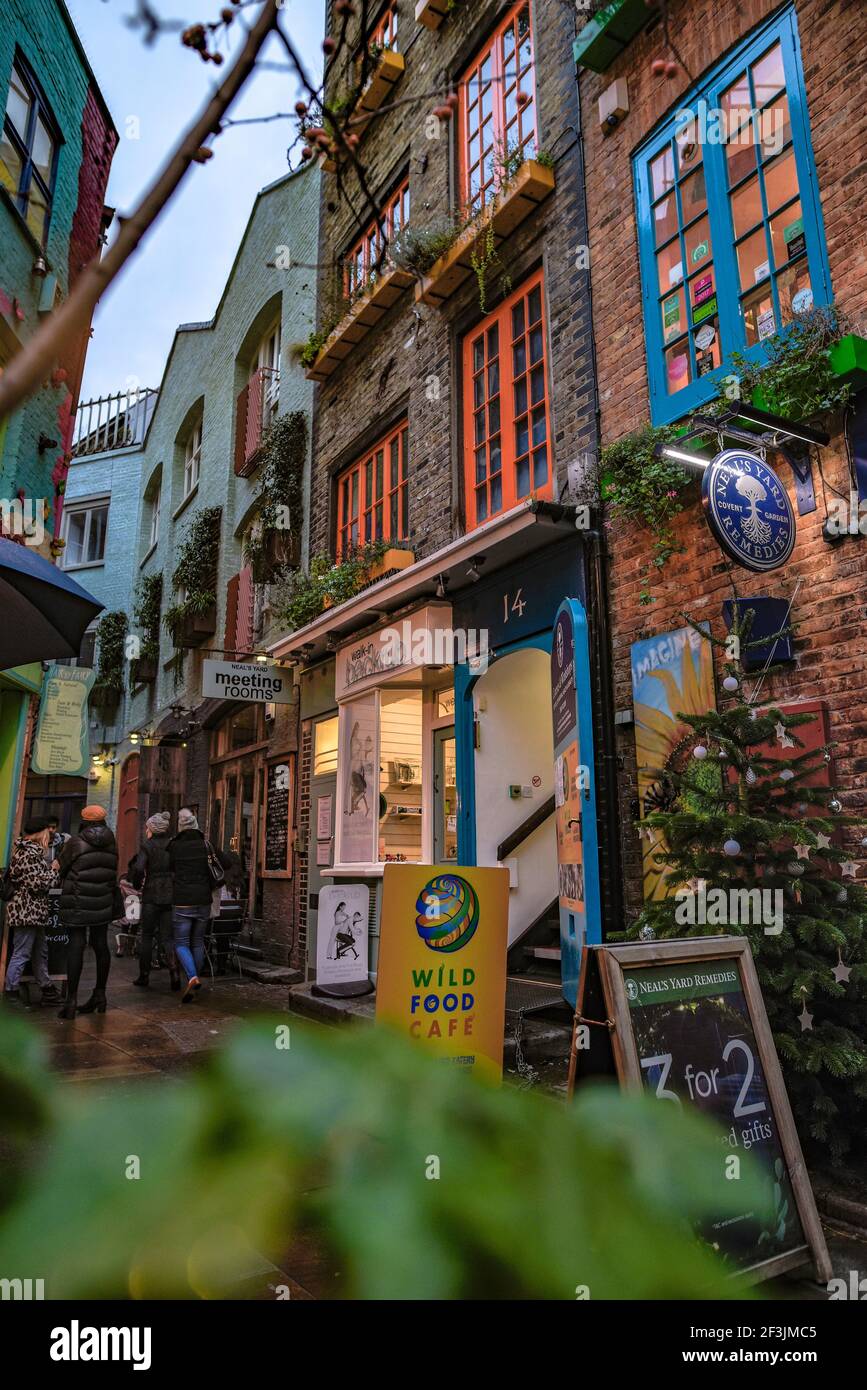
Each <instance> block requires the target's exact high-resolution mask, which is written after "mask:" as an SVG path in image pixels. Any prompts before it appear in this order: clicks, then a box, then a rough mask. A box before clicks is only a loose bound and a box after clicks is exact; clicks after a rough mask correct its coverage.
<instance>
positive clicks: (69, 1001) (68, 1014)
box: [57, 994, 78, 1018]
mask: <svg viewBox="0 0 867 1390" xmlns="http://www.w3.org/2000/svg"><path fill="white" fill-rule="evenodd" d="M77 1004H78V999H77V997H76V995H74V994H67V996H66V1002H65V1004H64V1005H63V1008H62V1009H58V1010H57V1017H58V1018H75V1014H76V1007H77Z"/></svg>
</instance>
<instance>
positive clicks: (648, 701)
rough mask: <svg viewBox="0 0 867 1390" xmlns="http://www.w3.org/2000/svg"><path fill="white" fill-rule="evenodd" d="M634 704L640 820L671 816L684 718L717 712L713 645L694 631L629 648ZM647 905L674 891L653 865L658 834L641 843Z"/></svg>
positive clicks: (686, 748)
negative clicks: (667, 813) (660, 813)
mask: <svg viewBox="0 0 867 1390" xmlns="http://www.w3.org/2000/svg"><path fill="white" fill-rule="evenodd" d="M630 655H631V660H632V701H633V706H634V710H635V755H636V761H637V763H638V798H639V815H640V816H641V819H642V820H644V817H645V816H647V815H650V814H651V813H652V812H654V811H668V810H670V809H671V808H672V806H673V804H674V800H675V790H674V782H673V781H672V779H671V777H670V776H669V773H671V772H682V771H683V770H684V764H685V760H686V758H688V757H689V752H690V749H691V746H692V730H691V729H690V727H689V725H688V724H685V723H684V722H683V719H682V718H681V717H680V716H681V715H684V714H706V713H707V712H708V710H712V709H715V708H716V692H715V690H714V683H713V649H712V646H711V643H710V642H709V641H708V640H706V639H705V638H703V637H702V636H701V635H700V634H699V633H698V632H696V631H695V629H694V628H690V627H682V628H678V630H677V631H676V632H668V633H664V634H662V635H661V636H659V637H651V638H649V639H648V640H647V641H645V642H635V643H634V644H633V646H632V648H631V652H630ZM641 847H642V854H643V860H644V897H645V900H646V901H647V900H651V901H658V900H659V899H661V898H665V897H667V896H668V894H669V893H670V892H672V891H673V889H674V887H675V885H674V883H673V882H672V881H671V880H670V879H669V877H668V875H667V874H666V871H665V869H664V868H663V869H660V868H659V867H658V866H657V865H656V864H654V863H653V855H654V854H656V853H657V851H658V850H659V849H660V848H662V847H664V841H663V840H662V838H661V836H660V835H659V834H658V833H657V832H655V831H648V832H647V833H646V834H645V835H644V836H643V837H642V841H641Z"/></svg>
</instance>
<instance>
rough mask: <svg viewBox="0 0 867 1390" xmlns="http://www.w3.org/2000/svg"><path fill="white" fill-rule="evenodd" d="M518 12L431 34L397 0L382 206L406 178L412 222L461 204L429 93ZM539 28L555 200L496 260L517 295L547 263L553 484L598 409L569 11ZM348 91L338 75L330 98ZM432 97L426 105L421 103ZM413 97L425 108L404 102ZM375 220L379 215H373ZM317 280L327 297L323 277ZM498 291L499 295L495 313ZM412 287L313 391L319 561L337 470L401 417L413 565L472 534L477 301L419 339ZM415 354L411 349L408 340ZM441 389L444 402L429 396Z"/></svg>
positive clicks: (449, 150)
mask: <svg viewBox="0 0 867 1390" xmlns="http://www.w3.org/2000/svg"><path fill="white" fill-rule="evenodd" d="M508 8H510V7H509V6H508V5H505V4H503V3H497V2H496V0H482V2H481V3H477V4H473V5H465V6H460V7H458V8H457V9H456V10H455V12H454V13H453V14H452V15H451V16H450V17H449V18H448V19H447V21H446V22H445V23H444V24H443V25H442V26H441V28H440V29H439V30H438V31H436V32H431V31H430V30H428V29H426V28H424V27H422V26H420V25H416V24H415V21H414V9H415V6H414V4H411V3H410V0H401V3H400V6H399V10H400V28H399V36H400V38H399V42H400V50H401V52H402V53H403V54H404V56H405V59H406V71H405V74H404V76H403V78H402V79H401V81H400V84H399V86H398V87H396V88H395V90H394V98H395V100H399V101H400V102H401V103H405V104H401V105H399V106H398V107H397V108H396V109H395V110H393V111H390V112H388V113H386V114H385V115H383V116H382V117H381V118H377V119H376V120H375V121H374V122H373V123H372V124H371V126H370V128H369V130H368V132H367V133H366V134H365V135H364V137H363V139H362V142H361V145H360V147H359V157H360V159H361V161H362V163H363V165H364V169H365V172H366V178H367V182H368V185H369V187H370V189H371V190H372V191H373V192H374V194H375V197H376V200H377V201H378V202H379V201H380V200H382V201H384V199H385V197H386V196H387V195H388V194H389V193H390V192H391V191H392V188H393V186H394V185H395V183H396V182H397V181H398V179H399V177H400V176H401V175H402V174H404V173H406V172H407V170H408V171H409V181H410V200H411V208H410V221H411V222H412V223H416V224H417V225H419V224H420V225H422V226H424V225H430V224H436V222H437V221H438V220H441V219H442V218H443V216H444V215H446V214H447V213H448V212H449V210H450V208H451V207H452V206H453V204H454V201H455V193H454V189H455V169H456V153H455V147H454V139H455V132H454V128H453V127H454V123H452V124H451V126H449V125H443V126H442V127H441V134H440V137H439V138H438V139H431V138H429V137H428V134H427V133H426V128H425V127H426V121H427V119H428V117H429V116H430V113H431V111H432V109H433V107H434V106H435V105H437V98H436V97H435V96H434V97H431V96H430V95H429V94H430V93H431V92H435V91H436V90H438V89H439V88H440V86H441V84H442V82H443V81H444V79H447V80H448V82H449V83H450V82H451V81H454V80H456V79H457V78H458V77H459V76H460V75H461V73H462V72H463V71H464V69H465V68H466V66H467V65H468V63H469V62H470V61H471V59H472V57H473V55H474V53H475V52H476V51H477V50H478V48H479V47H480V46H481V45H482V43H483V42H484V41H485V39H486V38H487V37H488V36H489V34H490V32H491V30H492V28H493V27H494V25H495V23H496V21H497V19H498V18H500V17H502V15H503V14H504V13H505V11H506V10H507V9H508ZM533 25H534V40H535V57H536V73H537V93H538V102H539V142H540V147H541V148H542V149H545V150H548V151H550V152H552V153H553V154H554V156H555V157H556V170H555V173H556V180H557V188H556V192H555V193H554V194H553V195H552V196H551V197H550V198H549V199H548V200H547V201H546V202H545V203H544V204H543V205H542V207H541V209H540V210H539V212H537V213H535V214H534V215H533V216H532V217H531V218H530V219H529V220H528V221H527V222H526V223H525V224H524V225H523V226H522V227H521V228H520V229H519V230H518V231H517V232H516V233H515V234H514V235H513V236H512V237H511V238H510V239H509V240H508V242H507V243H506V244H505V246H504V247H503V248H502V249H501V256H502V258H503V261H504V262H505V264H506V266H507V268H508V271H509V273H510V274H511V277H512V280H513V285H514V287H515V288H517V287H518V286H519V284H520V282H521V280H522V279H523V278H524V277H525V276H526V275H527V274H529V273H530V272H531V271H532V270H534V269H536V267H537V266H538V265H539V264H540V263H542V264H543V265H544V269H545V275H546V291H547V299H548V313H549V350H550V357H549V377H550V380H551V381H552V382H553V398H552V408H553V422H552V429H553V437H554V449H555V457H556V470H557V475H558V479H559V480H561V481H562V479H563V478H564V477H565V474H566V468H567V465H568V464H569V463H571V462H572V461H573V460H576V459H577V458H578V457H579V456H581V455H582V454H583V453H584V451H585V450H586V449H587V448H588V447H590V448H592V447H593V441H594V437H595V436H594V429H595V421H594V400H593V385H592V374H591V354H590V337H589V329H590V320H589V300H588V295H587V289H588V277H587V274H586V271H582V270H576V269H575V263H576V248H577V246H579V245H583V244H584V243H585V241H586V230H585V226H584V221H583V197H582V183H581V167H580V160H579V149H578V142H577V127H578V107H577V101H576V86H575V78H574V69H573V67H572V64H571V44H572V40H573V38H574V35H575V23H574V15H573V12H572V10H571V8H570V7H569V6H568V5H563V4H562V3H560V0H536V3H535V4H534V6H533ZM343 82H344V78H343V76H342V74H341V73H339V72H333V73H332V74H330V76H329V89H330V91H332V92H333V91H335V90H339V88H340V87H341V85H342V84H343ZM423 94H427V95H424V96H423ZM412 97H423V99H421V100H419V101H418V102H417V103H416V102H409V101H408V99H409V98H412ZM345 183H346V187H345V192H344V194H341V193H340V192H339V190H338V187H337V178H336V176H335V175H334V174H327V173H326V174H324V175H323V183H322V235H321V251H320V259H321V262H322V263H323V265H330V264H332V263H333V262H334V261H335V260H336V259H337V258H339V257H341V256H342V255H343V254H344V253H345V252H346V251H348V249H349V247H350V245H351V243H352V241H353V239H354V235H357V234H359V232H360V230H361V229H360V228H359V226H358V223H357V221H356V220H355V218H354V216H353V211H352V209H353V207H355V208H359V207H364V206H365V204H364V200H363V198H362V196H361V193H360V190H359V188H358V186H357V181H356V179H355V176H354V175H353V174H349V175H347V176H346V180H345ZM365 220H366V221H367V220H372V214H367V213H366V214H365ZM326 273H327V272H323V273H322V277H321V282H320V285H321V290H322V289H324V284H325V276H326ZM500 297H501V292H500V290H499V287H498V286H497V285H496V284H494V285H493V286H492V287H491V289H490V291H489V295H488V307H489V309H490V308H493V307H495V306H496V303H497V302H498V300H499V298H500ZM414 308H415V301H414V298H413V293H412V291H411V290H408V291H406V293H405V294H404V295H403V297H402V298H401V300H400V301H399V302H398V304H397V305H396V306H395V307H394V308H393V309H392V310H391V312H390V313H389V315H388V316H387V317H386V318H385V319H384V320H383V321H382V323H381V324H379V325H378V326H377V328H376V329H374V330H373V331H372V332H371V333H370V334H368V336H367V337H366V338H365V339H364V340H363V341H362V342H361V343H360V344H359V345H358V346H357V347H355V348H354V349H353V351H352V353H351V355H350V357H349V358H348V359H347V361H346V362H345V363H343V364H341V366H340V367H339V368H338V370H337V372H335V374H334V375H333V376H332V377H331V378H330V380H329V381H328V382H327V383H326V384H324V385H322V386H320V387H317V392H318V397H317V425H316V445H315V449H314V459H315V468H314V476H313V489H312V521H311V528H312V529H311V550H313V551H322V550H328V549H330V548H331V547H332V545H333V541H334V529H335V518H334V502H335V499H334V496H333V492H334V488H333V481H332V479H333V473H334V470H335V469H337V468H338V467H342V466H343V465H345V464H348V463H350V462H352V461H353V458H355V457H357V455H358V454H359V453H360V452H361V450H362V449H363V448H364V447H365V446H366V445H367V444H369V443H372V442H373V437H374V436H375V435H376V434H378V433H380V432H382V431H383V430H384V429H386V428H388V427H389V426H390V424H391V423H392V422H393V421H394V420H395V419H396V418H399V416H400V414H402V413H406V414H407V415H408V417H409V428H410V458H411V463H410V527H411V535H410V541H411V544H412V549H413V550H414V552H415V554H416V557H417V558H418V557H420V556H423V555H427V554H430V553H432V552H433V551H435V550H437V549H438V548H439V547H440V546H442V545H444V544H446V543H447V542H449V541H450V540H452V539H453V537H454V536H455V535H458V534H460V533H461V531H462V529H463V520H462V505H461V496H460V490H459V487H458V485H457V477H458V466H459V460H460V458H461V452H460V438H459V428H458V418H459V417H458V401H459V396H460V376H459V370H458V343H459V336H462V335H463V334H464V333H465V332H466V331H467V330H468V329H469V328H470V327H472V326H473V325H474V323H476V322H478V319H479V317H480V313H479V303H478V290H477V287H476V284H475V280H474V278H473V277H471V279H470V281H468V282H467V284H466V286H464V287H463V288H462V290H461V292H459V293H458V294H457V295H455V296H454V297H453V298H452V299H451V300H449V301H448V303H447V305H446V306H445V307H444V308H443V309H442V310H440V309H434V308H429V307H426V306H421V310H420V312H421V320H420V323H419V324H418V332H417V334H416V333H414V330H415V328H416V324H417V319H416V317H415V314H414ZM410 341H411V342H412V344H413V345H411V346H407V344H408V343H409V342H410ZM430 378H436V379H437V381H438V385H439V399H437V400H431V399H428V395H429V394H430V392H429V391H428V383H429V380H430Z"/></svg>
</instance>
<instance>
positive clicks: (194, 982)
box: [181, 975, 202, 1004]
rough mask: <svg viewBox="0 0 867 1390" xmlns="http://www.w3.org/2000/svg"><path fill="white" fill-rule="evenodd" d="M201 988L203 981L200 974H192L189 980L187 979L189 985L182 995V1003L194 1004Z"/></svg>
mask: <svg viewBox="0 0 867 1390" xmlns="http://www.w3.org/2000/svg"><path fill="white" fill-rule="evenodd" d="M201 988H202V982H201V980H200V979H199V977H198V975H191V976H190V978H189V980H187V987H186V989H185V990H184V992H183V994H182V995H181V1003H182V1004H192V1002H193V1000H194V999H195V997H196V995H197V994H198V992H199V990H200V989H201Z"/></svg>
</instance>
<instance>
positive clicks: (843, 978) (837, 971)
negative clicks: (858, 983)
mask: <svg viewBox="0 0 867 1390" xmlns="http://www.w3.org/2000/svg"><path fill="white" fill-rule="evenodd" d="M831 974H832V975H833V976H834V979H835V980H836V981H837V984H838V985H846V984H848V983H849V976H850V975H851V974H852V971H851V970H850V969H849V966H848V965H844V964H843V957H842V956H841V955H840V954H839V952H838V955H837V964H836V965H835V966H834V969H833V970H832V971H831Z"/></svg>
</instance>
